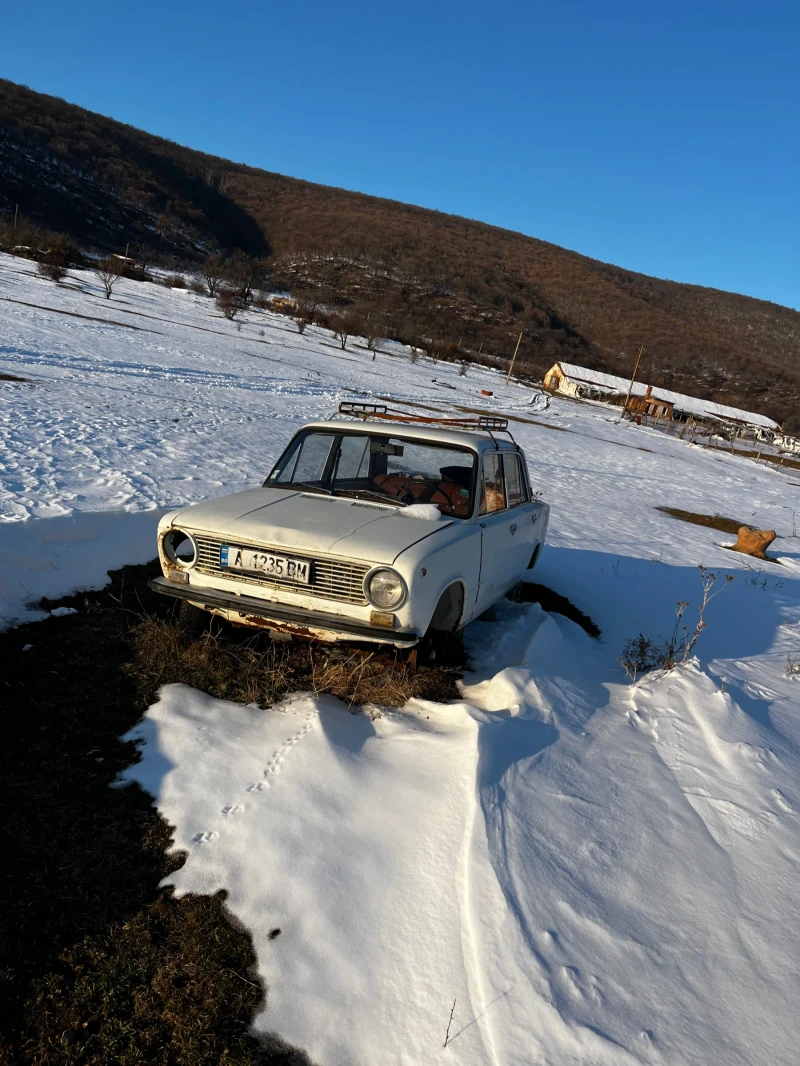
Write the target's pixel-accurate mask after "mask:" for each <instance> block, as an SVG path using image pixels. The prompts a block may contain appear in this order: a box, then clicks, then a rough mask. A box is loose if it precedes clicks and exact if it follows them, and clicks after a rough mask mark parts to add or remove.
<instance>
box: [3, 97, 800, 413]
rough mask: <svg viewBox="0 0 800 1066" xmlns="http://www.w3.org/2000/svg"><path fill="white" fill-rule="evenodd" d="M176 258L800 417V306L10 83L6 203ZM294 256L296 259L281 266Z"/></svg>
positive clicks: (426, 330) (492, 346)
mask: <svg viewBox="0 0 800 1066" xmlns="http://www.w3.org/2000/svg"><path fill="white" fill-rule="evenodd" d="M16 205H19V208H20V210H21V211H22V212H23V214H24V215H27V216H28V217H30V218H31V219H33V220H35V221H37V222H39V223H41V224H43V225H46V226H48V227H51V228H53V229H56V230H61V231H65V232H68V233H70V234H71V235H72V236H73V237H74V239H76V240H77V241H78V242H79V243H81V244H83V245H86V246H89V247H96V248H100V249H105V250H119V249H121V247H122V246H123V245H124V244H125V243H127V242H128V241H130V242H131V243H132V244H133V245H134V246H135V245H136V244H137V242H138V243H144V244H148V245H150V246H152V247H153V248H155V249H156V250H157V251H159V252H160V253H162V254H167V255H170V256H173V257H174V258H175V259H176V260H178V261H181V260H184V261H186V260H188V261H191V260H197V259H199V258H200V257H201V256H202V255H203V254H204V253H205V252H206V251H208V250H216V249H217V248H220V249H233V248H242V249H244V250H245V251H247V252H249V253H251V254H254V255H259V256H264V255H267V254H269V253H270V252H274V253H275V256H276V259H275V263H276V265H277V266H279V267H280V268H282V270H281V272H280V273H279V274H278V276H277V278H276V280H280V281H288V282H289V283H294V282H297V281H298V275H299V280H301V281H302V283H303V284H311V285H314V284H320V283H322V282H324V283H325V284H326V285H327V284H332V285H333V287H334V288H335V290H336V291H337V293H338V295H339V297H340V298H341V300H342V301H345V302H347V301H356V302H357V303H358V304H359V305H360V306H362V307H363V308H364V309H370V310H374V311H375V312H380V313H381V314H382V315H384V316H386V318H387V331H390V332H392V333H393V334H394V335H397V336H403V337H404V338H405V339H411V336H412V335H414V334H416V335H423V334H424V335H427V336H431V335H437V336H439V337H440V338H441V339H442V341H443V342H449V343H451V344H454V345H455V344H458V343H460V344H461V345H463V347H464V348H465V349H468V350H472V351H477V350H478V349H479V348H482V350H483V351H484V352H487V351H488V352H496V353H502V354H504V355H507V354H508V352H509V350H510V348H511V346H512V345H513V342H514V339H515V338H516V335H517V333H518V332H519V331H520V330H522V331H524V334H523V344H522V347H521V349H520V356H521V360H520V367H521V369H522V370H523V371H528V372H530V373H534V374H540V373H542V371H543V370H544V369H546V367H547V366H548V365H549V364H551V363H552V362H553V361H554V360H555V359H557V358H568V359H569V360H570V361H572V362H579V363H587V364H589V365H593V366H596V367H603V368H605V369H608V370H611V371H613V372H616V373H623V374H624V373H630V367H631V363H632V361H633V357H634V355H635V352H636V350H637V349H638V347H639V345H640V344H643V345H644V346H645V351H646V355H645V363H644V365H643V373H644V375H645V376H646V377H648V378H649V379H651V380H653V381H654V382H656V383H658V384H662V385H665V386H669V387H672V388H675V389H679V390H684V391H689V392H692V393H694V394H696V395H702V396H707V397H710V398H713V399H716V400H719V401H721V402H726V403H731V404H734V405H738V406H744V407H752V408H753V409H755V410H759V411H762V412H763V413H765V414H769V415H771V416H772V417H775V418H777V419H778V420H779V421H781V422H783V423H784V424H786V425H787V428H794V429H800V421H798V415H797V413H796V411H797V409H798V408H800V369H798V367H800V314H798V312H796V311H793V310H791V309H789V308H785V307H780V306H778V305H776V304H771V303H767V302H765V301H761V300H754V299H751V298H749V297H745V296H738V295H735V294H732V293H725V292H720V291H717V290H714V289H706V288H702V287H699V286H692V285H683V284H679V283H674V282H668V281H662V280H659V279H656V278H650V277H647V276H645V275H642V274H636V273H633V272H631V271H626V270H624V269H622V268H619V267H615V266H611V265H608V264H605V263H600V262H598V261H596V260H592V259H589V258H587V257H585V256H582V255H579V254H577V253H576V252H571V251H567V250H565V249H563V248H559V247H557V246H555V245H552V244H548V243H546V242H544V241H540V240H537V239H535V238H532V237H526V236H524V235H522V234H519V233H513V232H511V231H508V230H502V229H498V228H496V227H493V226H488V225H486V224H484V223H480V222H474V221H470V220H467V219H463V218H459V217H456V216H452V215H445V214H442V213H439V212H435V211H429V210H425V209H422V208H418V207H413V206H410V205H406V204H400V203H395V202H392V201H388V200H381V199H378V198H376V197H371V196H366V195H363V194H361V193H353V192H347V191H344V190H341V189H333V188H328V187H326V186H321V185H315V184H312V183H309V182H304V181H300V180H297V179H294V178H287V177H283V176H281V175H279V174H273V173H269V172H267V171H263V170H257V169H255V168H252V167H248V166H245V165H243V164H238V163H232V162H230V161H229V160H225V159H221V158H218V157H215V156H210V155H206V154H204V153H202V152H196V151H193V150H191V149H189V148H184V147H181V146H180V145H177V144H175V143H173V142H170V141H166V140H164V139H162V138H158V137H154V136H152V135H150V134H147V133H145V132H143V131H141V130H137V129H134V128H133V127H131V126H126V125H123V124H122V123H119V122H115V121H114V120H112V119H109V118H105V117H103V116H101V115H96V114H94V113H92V112H89V111H86V110H84V109H82V108H79V107H76V106H74V105H71V104H68V103H66V102H65V101H63V100H60V99H57V98H55V97H50V96H44V95H42V94H40V93H35V92H33V91H32V90H30V89H27V88H25V87H23V86H19V85H15V84H14V83H12V82H8V81H3V80H0V209H3V208H5V209H6V210H7V211H11V210H13V209H14V208H15V206H16ZM287 268H288V269H287Z"/></svg>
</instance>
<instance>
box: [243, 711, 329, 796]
mask: <svg viewBox="0 0 800 1066" xmlns="http://www.w3.org/2000/svg"><path fill="white" fill-rule="evenodd" d="M318 716H319V714H318V711H317V710H316V708H312V709H311V710H310V711H309V712H308V714H306V716H305V725H304V726H303V727H302V728H301V729H299V730H298V731H297V732H296V733H292V735H291V736H290V737H287V738H286V740H285V741H284V742H283V744H282V745H281V746H280V747H279V748H276V750H275V751H274V752H273V753H272V756H271V758H270V760H269V762H268V763H267V766H266V769H265V770H264V779H263V780H262V781H255V782H254V783H253V784H252V785H249V786H248V789H247V791H248V792H263V791H264V790H265V789H267V788H269V787H270V786H271V784H272V778H274V777H275V775H276V774H279V773H280V772H281V770H282V769H283V767H284V764H285V762H286V756H287V755H288V753H289V752H290V751H291V750H292V748H293V747H294V746H295V744H297V743H299V742H300V741H301V740H302V739H303V737H304V736H305V735H306V734H307V733H309V732H310V731H311V730H312V729H313V728H314V723H315V722H316V720H317V718H318Z"/></svg>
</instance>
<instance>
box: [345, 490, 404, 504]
mask: <svg viewBox="0 0 800 1066" xmlns="http://www.w3.org/2000/svg"><path fill="white" fill-rule="evenodd" d="M350 493H357V494H358V495H359V496H369V497H371V498H372V499H373V500H378V501H379V502H380V503H393V504H395V505H396V506H398V507H399V506H400V500H398V499H397V498H396V497H394V496H384V495H383V494H382V493H380V492H373V491H372V489H339V494H340V495H342V496H347V495H349V494H350Z"/></svg>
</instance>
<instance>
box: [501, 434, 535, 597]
mask: <svg viewBox="0 0 800 1066" xmlns="http://www.w3.org/2000/svg"><path fill="white" fill-rule="evenodd" d="M503 473H504V475H505V483H506V501H507V505H508V511H509V514H510V516H511V526H510V530H511V533H512V541H511V553H512V555H513V566H512V574H515V575H516V580H517V581H518V580H519V579H520V578H521V577H522V575H523V574H524V573H525V571H526V570H527V569H528V565H529V563H530V561H531V558H532V557H533V553H534V550H535V548H536V545H537V543H538V542H539V540H540V538H541V532H542V531H541V529H540V518H541V514H540V511H541V506H540V505H538V504H536V503H533V502H532V501H531V498H530V491H529V488H528V479H527V478H526V477H525V472H524V470H523V469H522V456H521V455H520V454H518V453H517V452H504V453H503ZM515 527H516V528H515Z"/></svg>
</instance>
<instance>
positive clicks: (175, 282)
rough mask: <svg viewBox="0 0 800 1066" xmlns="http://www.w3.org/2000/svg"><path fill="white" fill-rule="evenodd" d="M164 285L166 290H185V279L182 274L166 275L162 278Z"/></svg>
mask: <svg viewBox="0 0 800 1066" xmlns="http://www.w3.org/2000/svg"><path fill="white" fill-rule="evenodd" d="M164 285H165V287H166V288H168V289H185V288H186V279H185V278H184V277H183V275H182V274H168V275H167V277H165V278H164Z"/></svg>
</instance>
